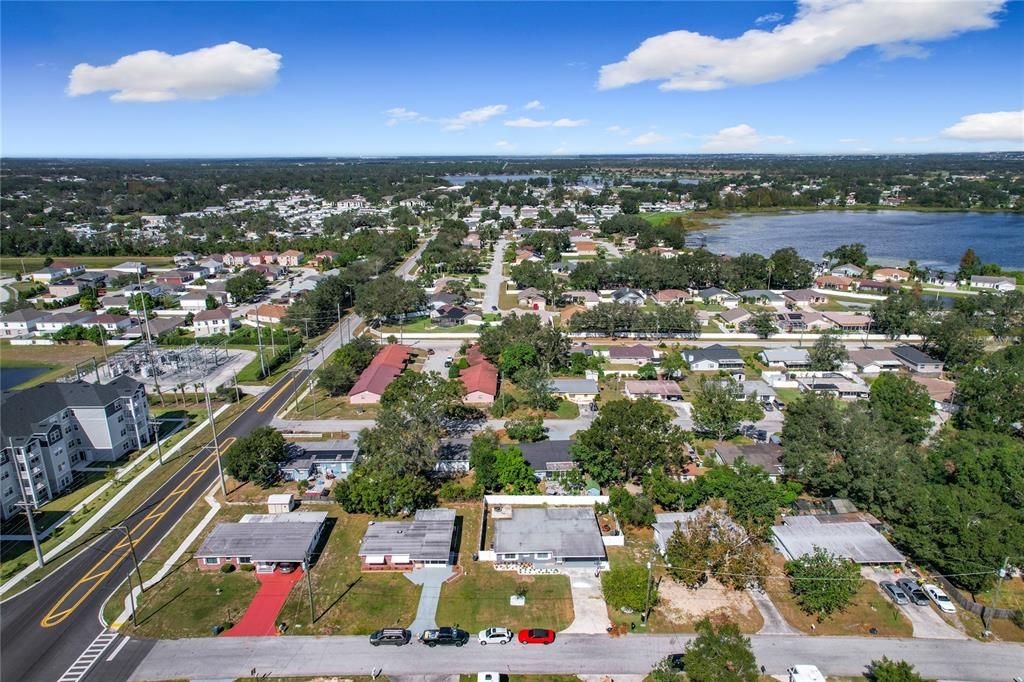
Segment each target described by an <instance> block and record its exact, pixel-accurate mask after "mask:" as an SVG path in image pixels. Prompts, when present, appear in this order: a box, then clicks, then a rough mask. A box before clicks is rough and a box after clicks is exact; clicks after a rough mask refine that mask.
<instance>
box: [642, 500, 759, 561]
mask: <svg viewBox="0 0 1024 682" xmlns="http://www.w3.org/2000/svg"><path fill="white" fill-rule="evenodd" d="M693 519H699V520H701V521H702V522H704V520H705V519H706V520H707V522H708V523H711V522H714V523H715V524H716V525H718V526H719V527H722V526H724V527H726V528H730V529H732V530H740V529H741V528H742V526H740V525H739V524H737V523H736V522H735V521H733V520H732V519H731V518H730V517H729V515H728V514H726V513H725V512H723V511H720V510H718V509H712V508H711V507H698V508H697V509H693V510H691V511H684V512H665V513H662V514H655V515H654V523H652V524H651V527H652V528H654V544H656V545H657V546H658V551H659V552H660V553H661V555H662V556H665V554H666V553H667V549H668V541H669V538H671V537H672V534H673V533H675V532H676V530H679V532H681V533H684V534H685V533H686V526H687V524H688V523H689V522H690V521H691V520H693Z"/></svg>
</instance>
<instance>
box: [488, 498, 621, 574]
mask: <svg viewBox="0 0 1024 682" xmlns="http://www.w3.org/2000/svg"><path fill="white" fill-rule="evenodd" d="M494 552H495V554H496V555H497V560H498V561H499V562H526V563H534V564H537V563H539V564H570V565H585V566H598V567H602V568H603V567H604V566H606V565H607V560H606V554H605V549H604V541H603V540H602V539H601V529H600V528H599V527H598V525H597V517H596V516H595V515H594V509H593V507H590V506H587V507H513V508H512V517H511V518H507V519H506V518H502V519H495V520H494Z"/></svg>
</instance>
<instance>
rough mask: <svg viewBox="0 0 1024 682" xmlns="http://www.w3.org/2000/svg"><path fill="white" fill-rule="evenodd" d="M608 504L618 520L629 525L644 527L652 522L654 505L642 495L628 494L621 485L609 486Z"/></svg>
mask: <svg viewBox="0 0 1024 682" xmlns="http://www.w3.org/2000/svg"><path fill="white" fill-rule="evenodd" d="M608 506H609V507H611V509H612V511H614V512H615V516H616V517H618V519H619V521H621V522H622V523H625V524H628V525H630V526H636V527H638V528H646V527H648V526H650V525H651V524H652V523H654V519H655V517H654V505H653V504H652V503H651V501H650V499H648V498H647V497H646V496H644V495H641V494H636V495H630V494H629V491H628V490H626V489H625V488H622V487H614V488H610V489H609V490H608Z"/></svg>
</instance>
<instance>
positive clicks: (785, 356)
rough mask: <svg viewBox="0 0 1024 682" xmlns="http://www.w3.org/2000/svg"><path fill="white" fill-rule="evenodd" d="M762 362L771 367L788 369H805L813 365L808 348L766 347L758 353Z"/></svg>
mask: <svg viewBox="0 0 1024 682" xmlns="http://www.w3.org/2000/svg"><path fill="white" fill-rule="evenodd" d="M758 357H759V358H760V359H761V362H763V363H764V364H766V365H768V366H769V367H785V368H786V369H805V368H807V367H810V366H811V355H810V353H808V352H807V349H806V348H793V347H792V346H785V347H783V348H765V349H764V350H763V351H761V352H760V353H758Z"/></svg>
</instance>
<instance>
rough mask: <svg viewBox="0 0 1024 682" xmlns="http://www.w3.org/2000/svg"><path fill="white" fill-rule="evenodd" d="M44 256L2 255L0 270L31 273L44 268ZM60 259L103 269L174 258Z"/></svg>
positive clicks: (165, 264)
mask: <svg viewBox="0 0 1024 682" xmlns="http://www.w3.org/2000/svg"><path fill="white" fill-rule="evenodd" d="M45 260H46V259H45V257H44V256H24V257H21V258H6V257H0V271H2V272H7V273H11V274H13V273H15V272H20V273H31V272H34V271H36V270H40V269H42V268H43V261H45ZM54 260H58V261H67V262H69V263H81V264H82V265H84V266H85V267H86V268H89V269H94V270H102V269H104V268H112V267H114V266H115V265H120V264H121V263H124V262H125V261H139V262H142V263H145V264H146V265H148V266H149V267H152V268H162V267H171V266H173V265H174V260H173V259H172V258H170V257H168V256H68V257H66V258H55V259H54Z"/></svg>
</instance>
